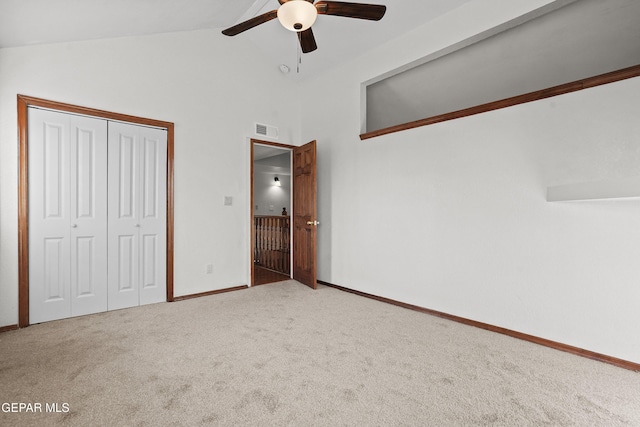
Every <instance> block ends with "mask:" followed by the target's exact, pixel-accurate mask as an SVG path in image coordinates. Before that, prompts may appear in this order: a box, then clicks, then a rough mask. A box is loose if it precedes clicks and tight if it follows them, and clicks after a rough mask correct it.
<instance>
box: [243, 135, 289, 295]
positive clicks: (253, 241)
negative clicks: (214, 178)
mask: <svg viewBox="0 0 640 427" xmlns="http://www.w3.org/2000/svg"><path fill="white" fill-rule="evenodd" d="M249 142H250V154H249V155H250V156H251V157H250V160H251V172H250V176H249V186H250V187H251V191H250V194H251V203H250V205H249V209H250V210H251V219H250V221H251V222H250V226H249V229H250V230H251V231H250V232H249V234H250V235H251V248H250V249H251V253H250V254H249V265H251V280H250V282H249V286H254V283H255V275H256V274H255V269H254V268H253V267H254V263H253V255H254V253H255V251H256V234H255V230H254V229H253V225H254V224H255V220H256V219H255V209H254V206H255V201H254V199H253V197H254V196H253V178H254V170H253V148H254V147H255V145H256V144H260V145H270V146H272V147H280V148H286V149H288V150H291V151H292V152H293V149H294V148H296V146H295V145H288V144H281V143H279V142H270V141H262V140H260V139H254V138H251V140H250V141H249ZM291 250H292V251H293V247H291Z"/></svg>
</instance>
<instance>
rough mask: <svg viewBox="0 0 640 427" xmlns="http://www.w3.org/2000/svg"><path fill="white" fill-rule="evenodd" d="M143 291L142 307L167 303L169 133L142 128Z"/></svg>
mask: <svg viewBox="0 0 640 427" xmlns="http://www.w3.org/2000/svg"><path fill="white" fill-rule="evenodd" d="M140 139H141V142H142V143H141V160H142V182H141V184H142V185H141V200H140V202H141V213H142V219H141V227H140V232H141V243H142V254H141V258H140V259H141V265H140V268H141V273H142V277H141V289H140V304H141V305H143V304H152V303H156V302H162V301H166V298H167V296H166V283H167V279H166V271H167V267H166V257H167V254H166V247H167V243H166V235H167V234H166V228H167V174H166V168H167V131H166V130H161V129H153V128H143V127H141V128H140Z"/></svg>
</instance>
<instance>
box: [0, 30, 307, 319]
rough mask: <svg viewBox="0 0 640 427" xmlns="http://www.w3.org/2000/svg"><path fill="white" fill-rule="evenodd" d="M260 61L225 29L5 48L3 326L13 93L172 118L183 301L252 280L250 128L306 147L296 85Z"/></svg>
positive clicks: (0, 230) (11, 204) (8, 297)
mask: <svg viewBox="0 0 640 427" xmlns="http://www.w3.org/2000/svg"><path fill="white" fill-rule="evenodd" d="M239 53H241V54H239ZM263 63H264V61H263V58H261V53H260V52H258V51H256V50H255V48H254V47H253V46H252V45H251V44H249V43H248V42H247V41H245V40H243V39H242V38H233V39H230V38H227V37H224V36H222V35H221V34H220V33H219V31H217V30H211V31H195V32H185V33H174V34H165V35H156V36H145V37H133V38H120V39H111V40H99V41H88V42H79V43H62V44H54V45H42V46H32V47H22V48H8V49H2V50H0V196H1V198H0V326H4V325H11V324H16V323H17V316H18V309H17V301H18V296H17V295H18V254H17V248H18V241H17V222H18V218H17V185H18V183H17V173H18V152H17V147H18V146H17V132H16V129H17V113H16V95H17V94H24V95H29V96H35V97H40V98H45V99H51V100H55V101H60V102H67V103H71V104H76V105H81V106H86V107H93V108H98V109H103V110H108V111H114V112H118V113H125V114H131V115H136V116H142V117H149V118H153V119H158V120H166V121H171V122H174V123H175V276H174V286H175V295H176V296H180V295H185V294H192V293H198V292H204V291H209V290H214V289H220V288H226V287H231V286H237V285H242V284H247V283H248V273H249V267H250V266H249V262H248V261H249V256H250V253H249V252H250V251H249V249H248V246H249V221H250V216H249V215H250V206H249V192H248V189H249V183H248V181H249V173H250V172H249V165H250V159H249V157H250V151H249V139H248V138H249V137H251V136H253V134H252V126H253V124H254V123H255V122H261V123H270V124H273V125H275V126H278V128H279V129H280V140H279V141H280V142H282V143H285V144H296V143H297V141H298V140H299V138H298V136H299V128H298V118H297V117H295V116H294V117H290V113H289V111H288V110H289V109H287V108H285V106H289V105H290V104H291V102H293V100H294V99H295V98H294V95H295V94H294V90H295V86H294V85H293V83H292V82H291V81H290V80H287V79H286V78H285V77H284V76H282V74H281V73H280V72H279V71H278V70H277V69H274V70H269V69H264V66H263V65H262V64H263ZM284 111H287V114H281V112H284ZM224 196H232V197H233V206H231V207H228V206H223V200H224ZM208 263H212V264H213V265H214V273H213V274H211V275H207V274H205V271H206V270H205V265H206V264H208Z"/></svg>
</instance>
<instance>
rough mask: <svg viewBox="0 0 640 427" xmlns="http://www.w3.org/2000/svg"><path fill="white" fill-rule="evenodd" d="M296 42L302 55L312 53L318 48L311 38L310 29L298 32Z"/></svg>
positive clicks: (313, 38)
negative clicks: (297, 41) (298, 42)
mask: <svg viewBox="0 0 640 427" xmlns="http://www.w3.org/2000/svg"><path fill="white" fill-rule="evenodd" d="M298 40H299V41H300V47H302V53H309V52H313V51H314V50H316V49H317V48H318V45H316V38H315V37H314V36H313V31H311V28H307V29H306V30H304V31H300V32H298Z"/></svg>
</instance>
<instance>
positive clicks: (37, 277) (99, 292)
mask: <svg viewBox="0 0 640 427" xmlns="http://www.w3.org/2000/svg"><path fill="white" fill-rule="evenodd" d="M106 137H107V122H106V121H105V120H101V119H96V118H89V117H83V116H77V115H69V114H64V113H59V112H54V111H47V110H40V109H31V108H30V109H29V165H30V167H29V190H30V191H29V247H30V251H29V277H30V285H29V311H30V321H31V322H32V323H38V322H44V321H48V320H55V319H61V318H65V317H70V316H78V315H83V314H89V313H96V312H100V311H105V310H106V307H107V294H106V281H107V271H106V263H105V259H106V256H107V222H106V214H107V197H106V194H107V180H106V173H107V169H106V168H107V146H106V144H105V143H104V141H106Z"/></svg>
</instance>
